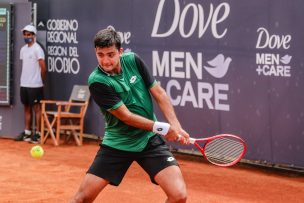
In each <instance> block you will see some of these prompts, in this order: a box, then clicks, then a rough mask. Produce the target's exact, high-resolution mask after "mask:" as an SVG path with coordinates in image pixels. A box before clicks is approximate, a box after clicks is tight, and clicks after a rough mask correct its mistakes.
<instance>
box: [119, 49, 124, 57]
mask: <svg viewBox="0 0 304 203" xmlns="http://www.w3.org/2000/svg"><path fill="white" fill-rule="evenodd" d="M118 51H119V55H122V54H123V51H124V50H123V48H122V47H121V48H120V49H119V50H118Z"/></svg>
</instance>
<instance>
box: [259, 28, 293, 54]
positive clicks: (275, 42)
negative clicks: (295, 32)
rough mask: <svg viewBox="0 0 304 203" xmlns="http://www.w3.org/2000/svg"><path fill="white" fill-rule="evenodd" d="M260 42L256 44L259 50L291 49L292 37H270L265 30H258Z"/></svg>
mask: <svg viewBox="0 0 304 203" xmlns="http://www.w3.org/2000/svg"><path fill="white" fill-rule="evenodd" d="M258 33H259V36H258V41H257V44H256V48H257V49H263V48H267V47H268V48H270V49H280V48H281V47H282V48H283V49H289V47H290V44H289V43H290V41H291V36H290V35H282V36H279V35H269V33H268V31H267V30H266V29H265V28H262V27H260V28H259V29H258Z"/></svg>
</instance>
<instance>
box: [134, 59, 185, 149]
mask: <svg viewBox="0 0 304 203" xmlns="http://www.w3.org/2000/svg"><path fill="white" fill-rule="evenodd" d="M135 61H136V64H137V67H138V70H139V72H140V74H141V76H142V78H143V80H144V81H145V84H146V86H147V88H150V89H149V90H150V93H151V94H152V96H153V98H154V99H155V101H156V102H157V104H158V105H159V107H160V109H161V111H162V112H163V114H164V116H165V118H166V119H167V121H168V122H169V124H170V125H171V127H170V129H169V132H168V134H167V135H166V139H167V140H170V141H174V140H176V139H177V138H178V136H179V135H182V136H183V137H185V138H186V139H182V140H181V141H182V143H186V142H187V143H188V138H189V134H188V133H187V132H185V131H184V130H183V129H182V127H181V125H180V123H179V121H178V119H177V117H176V115H175V112H174V109H173V106H172V104H171V101H170V98H169V97H168V96H167V94H166V92H165V90H164V89H163V88H162V87H161V86H160V85H159V84H155V79H154V78H152V77H151V75H150V73H149V71H148V68H147V65H146V64H145V63H144V62H143V60H141V58H140V57H139V56H137V55H135Z"/></svg>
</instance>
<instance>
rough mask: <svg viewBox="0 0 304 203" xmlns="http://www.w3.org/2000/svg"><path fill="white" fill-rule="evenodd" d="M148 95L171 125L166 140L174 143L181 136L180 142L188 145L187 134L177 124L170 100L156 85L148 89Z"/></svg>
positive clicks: (158, 85)
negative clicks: (149, 94)
mask: <svg viewBox="0 0 304 203" xmlns="http://www.w3.org/2000/svg"><path fill="white" fill-rule="evenodd" d="M150 93H151V95H152V96H153V98H154V99H155V101H156V103H157V104H158V106H159V108H160V110H161V111H162V113H163V114H164V116H165V118H166V119H167V121H168V122H169V124H170V125H171V126H170V129H169V132H168V134H167V135H166V139H167V140H171V141H174V140H176V139H177V138H178V136H179V135H181V136H182V140H181V142H182V143H188V142H189V134H188V133H187V132H186V131H185V130H184V129H183V128H182V127H181V124H180V123H179V121H178V119H177V117H176V114H175V112H174V109H173V106H172V104H171V101H170V98H169V96H168V95H167V93H166V91H165V90H164V89H163V88H162V87H161V86H160V84H159V83H158V84H156V85H154V86H153V87H152V88H150Z"/></svg>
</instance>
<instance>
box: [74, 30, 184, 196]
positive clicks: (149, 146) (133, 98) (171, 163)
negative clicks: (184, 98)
mask: <svg viewBox="0 0 304 203" xmlns="http://www.w3.org/2000/svg"><path fill="white" fill-rule="evenodd" d="M94 45H95V52H96V57H97V61H98V66H97V67H96V68H95V70H94V71H93V72H92V73H91V75H90V77H89V80H88V83H89V88H90V92H91V95H92V97H93V99H94V101H95V102H96V103H97V104H98V105H99V107H100V109H101V112H102V114H103V116H104V119H105V122H106V126H105V135H104V138H103V141H102V144H101V145H100V149H99V151H98V152H97V155H96V157H95V159H94V161H93V163H92V165H91V167H90V168H89V170H88V171H87V174H86V175H85V177H84V180H83V182H82V184H81V185H80V188H79V190H78V192H77V193H76V194H75V196H74V197H73V199H72V200H71V202H93V201H94V199H95V198H96V197H97V195H98V194H99V193H100V192H101V191H102V190H103V189H104V188H105V187H106V186H107V185H108V184H111V185H114V186H118V185H119V184H120V182H121V181H122V179H123V177H124V175H125V173H126V172H127V170H128V168H129V167H130V165H131V164H132V162H133V161H136V162H137V163H138V164H139V165H140V166H141V167H142V168H143V169H144V170H145V171H146V172H147V173H148V174H149V176H150V179H151V181H152V182H153V183H155V184H158V185H159V186H160V187H161V188H162V189H163V191H164V192H165V193H166V195H167V200H166V202H186V199H187V191H186V186H185V182H184V179H183V176H182V173H181V170H180V168H179V166H178V163H177V161H176V159H175V158H174V156H173V155H172V153H171V152H170V151H169V148H168V146H167V145H166V143H165V139H166V140H168V141H179V142H180V143H181V144H188V143H189V134H188V133H187V132H186V131H185V130H183V128H182V127H181V125H180V123H179V121H178V119H177V117H176V115H175V113H174V110H173V107H172V105H171V102H170V99H169V97H168V96H167V94H166V93H165V91H164V89H163V88H162V87H161V86H160V84H159V83H157V82H156V81H155V79H154V78H153V77H151V75H150V74H149V72H148V70H147V66H146V65H145V63H144V62H143V61H142V60H141V59H140V57H139V56H137V55H136V54H134V53H133V52H128V53H123V49H122V48H121V39H120V37H119V35H118V33H117V32H116V31H115V29H114V28H113V27H111V26H109V27H108V28H106V29H103V30H101V31H99V32H98V33H97V34H96V35H95V38H94ZM151 95H152V97H153V98H154V99H155V101H156V103H157V104H158V106H159V107H160V109H161V111H162V112H163V114H164V116H165V118H166V119H167V122H159V121H157V120H156V117H155V114H154V112H153V103H152V98H151ZM164 138H165V139H164Z"/></svg>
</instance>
